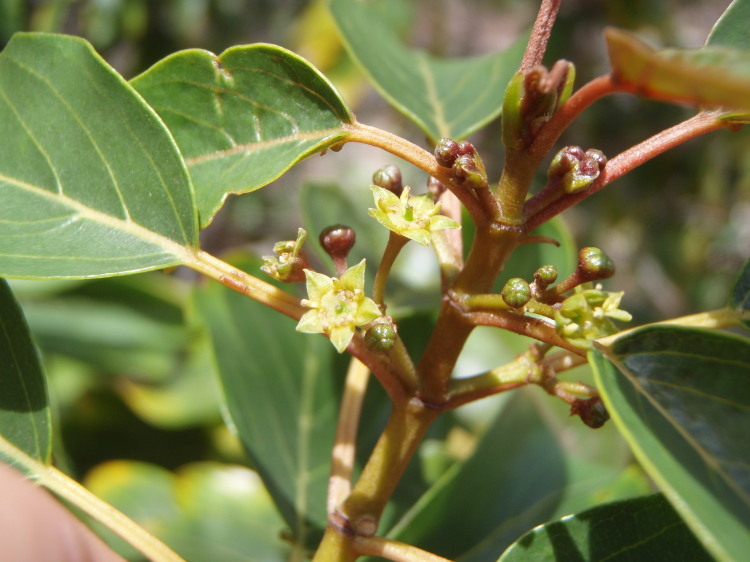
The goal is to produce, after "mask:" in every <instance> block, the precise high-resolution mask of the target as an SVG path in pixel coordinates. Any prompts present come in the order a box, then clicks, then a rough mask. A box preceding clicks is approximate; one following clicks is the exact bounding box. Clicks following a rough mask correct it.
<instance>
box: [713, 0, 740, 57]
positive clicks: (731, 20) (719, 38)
mask: <svg viewBox="0 0 750 562" xmlns="http://www.w3.org/2000/svg"><path fill="white" fill-rule="evenodd" d="M748 28H750V1H748V0H733V1H732V3H731V4H729V7H728V8H727V9H726V10H725V11H724V13H723V14H722V15H721V17H720V18H719V19H718V21H717V22H716V24H715V25H714V27H713V29H711V33H709V34H708V39H707V40H706V45H708V46H712V47H731V48H732V49H744V50H748V49H750V35H748V33H747V30H748Z"/></svg>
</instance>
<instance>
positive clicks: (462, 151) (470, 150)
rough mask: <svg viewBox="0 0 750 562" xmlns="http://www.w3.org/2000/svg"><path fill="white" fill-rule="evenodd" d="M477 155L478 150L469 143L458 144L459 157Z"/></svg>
mask: <svg viewBox="0 0 750 562" xmlns="http://www.w3.org/2000/svg"><path fill="white" fill-rule="evenodd" d="M476 153H477V149H476V148H474V145H473V144H471V143H470V142H469V141H465V140H463V141H461V142H460V143H458V155H459V156H474V155H475V154H476Z"/></svg>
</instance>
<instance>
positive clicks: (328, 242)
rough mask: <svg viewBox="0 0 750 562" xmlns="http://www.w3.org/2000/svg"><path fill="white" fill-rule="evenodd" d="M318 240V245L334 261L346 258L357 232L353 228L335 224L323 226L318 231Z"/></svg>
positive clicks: (355, 239)
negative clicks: (319, 231)
mask: <svg viewBox="0 0 750 562" xmlns="http://www.w3.org/2000/svg"><path fill="white" fill-rule="evenodd" d="M319 240H320V245H321V246H322V247H323V249H324V250H325V251H326V253H327V254H328V255H329V256H331V257H332V258H333V260H334V262H335V261H336V260H337V259H346V256H348V255H349V251H350V250H351V249H352V247H353V246H354V243H355V242H356V241H357V234H356V233H355V232H354V229H353V228H350V227H348V226H344V225H342V224H336V225H333V226H329V227H327V228H324V229H323V230H322V231H321V233H320V237H319Z"/></svg>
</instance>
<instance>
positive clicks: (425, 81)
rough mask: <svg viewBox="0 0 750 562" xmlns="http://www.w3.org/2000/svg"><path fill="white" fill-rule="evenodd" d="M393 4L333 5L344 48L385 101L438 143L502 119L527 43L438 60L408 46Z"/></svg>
mask: <svg viewBox="0 0 750 562" xmlns="http://www.w3.org/2000/svg"><path fill="white" fill-rule="evenodd" d="M392 4H393V2H390V1H388V0H373V1H370V2H352V1H351V0H330V6H331V11H332V13H333V17H334V19H335V20H336V24H337V25H338V28H339V30H340V32H341V35H342V37H343V39H344V42H345V44H346V45H347V47H348V49H349V51H350V52H351V53H352V55H353V56H354V58H355V59H356V60H357V61H358V62H359V64H360V66H361V67H362V68H363V69H364V71H365V72H366V73H367V74H368V76H369V77H370V79H371V80H372V82H373V84H374V85H375V87H376V88H377V89H378V91H379V92H380V93H381V94H382V95H383V97H385V98H386V99H387V100H388V101H389V102H390V103H391V104H393V105H394V106H395V107H396V108H397V109H398V110H399V111H401V112H402V113H403V114H404V115H406V116H407V117H408V118H410V119H411V120H413V121H414V122H415V123H416V124H417V125H419V126H420V127H421V128H422V130H423V131H424V132H425V133H426V134H427V136H428V137H429V138H430V139H431V140H432V141H433V142H437V140H439V139H440V138H442V137H452V138H464V137H466V136H468V135H469V134H471V133H472V132H474V131H476V130H477V129H479V128H480V127H481V126H482V125H485V124H486V123H488V122H489V121H491V120H492V119H494V118H495V117H497V116H498V115H500V111H501V109H502V108H501V105H502V100H503V95H504V93H505V88H506V86H507V85H508V82H509V81H510V79H511V77H512V76H513V73H514V72H516V70H518V65H519V63H520V61H521V57H522V55H523V51H524V48H525V43H526V41H525V39H526V38H525V37H524V38H523V40H520V41H518V42H516V43H515V44H514V45H513V46H512V47H510V48H508V49H507V50H505V51H502V52H499V53H494V54H490V55H484V56H477V57H471V58H464V59H439V58H436V57H433V56H431V55H429V54H428V53H426V52H424V51H421V50H416V49H411V48H409V47H408V46H407V45H405V44H404V42H403V40H402V39H401V38H400V37H399V35H398V33H397V31H396V29H395V26H394V21H393V19H394V18H393V17H392V15H391V14H390V12H391V10H392V8H393V6H392Z"/></svg>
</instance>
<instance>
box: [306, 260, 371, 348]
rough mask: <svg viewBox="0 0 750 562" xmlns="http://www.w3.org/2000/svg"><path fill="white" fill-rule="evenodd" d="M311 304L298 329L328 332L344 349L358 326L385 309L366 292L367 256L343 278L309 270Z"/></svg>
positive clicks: (307, 304)
mask: <svg viewBox="0 0 750 562" xmlns="http://www.w3.org/2000/svg"><path fill="white" fill-rule="evenodd" d="M305 276H306V277H307V296H308V297H309V298H308V299H303V300H302V305H303V306H305V307H307V308H309V309H310V310H308V311H307V312H306V313H305V314H304V315H303V316H302V318H300V320H299V323H298V324H297V331H298V332H305V333H308V334H316V333H317V334H326V335H327V336H328V337H330V338H331V343H332V344H333V345H334V347H335V348H336V349H337V350H338V352H339V353H343V351H344V350H345V349H346V347H347V346H348V345H349V342H350V341H352V337H354V331H355V330H356V329H357V327H358V326H364V325H366V324H369V323H370V322H372V321H373V320H375V319H376V318H378V317H380V316H381V315H382V313H381V312H380V308H378V305H377V304H375V301H374V300H372V299H371V298H369V297H366V296H365V291H364V287H365V260H362V261H361V262H359V263H358V264H357V265H355V266H353V267H350V268H349V269H347V270H346V271H345V272H344V273H343V274H342V275H341V279H337V278H335V277H328V276H327V275H323V274H322V273H317V272H315V271H310V270H309V269H306V270H305Z"/></svg>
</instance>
